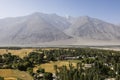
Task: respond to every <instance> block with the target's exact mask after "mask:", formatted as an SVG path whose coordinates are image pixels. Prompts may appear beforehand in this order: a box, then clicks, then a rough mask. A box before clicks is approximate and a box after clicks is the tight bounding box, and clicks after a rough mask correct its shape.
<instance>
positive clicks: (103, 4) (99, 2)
mask: <svg viewBox="0 0 120 80" xmlns="http://www.w3.org/2000/svg"><path fill="white" fill-rule="evenodd" d="M34 12H43V13H56V14H58V15H62V16H68V15H70V16H90V17H95V18H99V19H102V20H105V21H108V22H113V23H120V0H0V18H4V17H15V16H23V15H28V14H31V13H34Z"/></svg>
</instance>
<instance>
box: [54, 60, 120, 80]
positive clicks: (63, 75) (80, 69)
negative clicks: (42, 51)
mask: <svg viewBox="0 0 120 80" xmlns="http://www.w3.org/2000/svg"><path fill="white" fill-rule="evenodd" d="M116 67H117V68H118V69H120V65H118V66H116ZM54 69H55V74H56V76H57V77H56V80H105V79H106V78H115V80H119V79H120V73H119V70H114V69H111V68H110V67H109V66H107V65H104V64H103V63H102V62H99V61H96V62H95V63H94V65H92V67H91V68H85V66H84V65H83V63H82V62H80V63H78V64H77V65H76V67H75V66H73V65H72V64H71V63H70V64H69V66H65V65H64V66H62V67H57V65H55V66H54ZM116 72H117V73H116Z"/></svg>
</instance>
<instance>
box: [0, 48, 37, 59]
mask: <svg viewBox="0 0 120 80" xmlns="http://www.w3.org/2000/svg"><path fill="white" fill-rule="evenodd" d="M34 50H35V49H20V50H9V49H0V54H5V53H11V54H12V55H18V56H20V57H21V58H23V57H24V56H26V55H28V54H29V53H30V52H32V51H34Z"/></svg>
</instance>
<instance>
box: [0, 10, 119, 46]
mask: <svg viewBox="0 0 120 80" xmlns="http://www.w3.org/2000/svg"><path fill="white" fill-rule="evenodd" d="M119 40H120V26H118V25H115V24H112V23H108V22H105V21H103V20H99V19H97V18H91V17H89V16H81V17H72V16H69V17H62V16H59V15H57V14H45V13H39V12H36V13H33V14H30V15H27V16H21V17H10V18H4V19H0V44H1V45H74V44H75V45H89V44H91V45H92V44H103V45H106V44H110V45H113V44H119Z"/></svg>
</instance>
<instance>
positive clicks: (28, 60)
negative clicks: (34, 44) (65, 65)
mask: <svg viewBox="0 0 120 80" xmlns="http://www.w3.org/2000/svg"><path fill="white" fill-rule="evenodd" d="M43 58H44V54H39V53H37V52H31V53H29V54H28V56H25V57H24V58H20V57H19V56H17V55H11V53H8V54H3V55H0V68H2V69H4V68H7V69H19V70H21V71H26V70H27V68H33V67H34V66H35V65H38V64H41V63H43V60H44V59H43Z"/></svg>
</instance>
